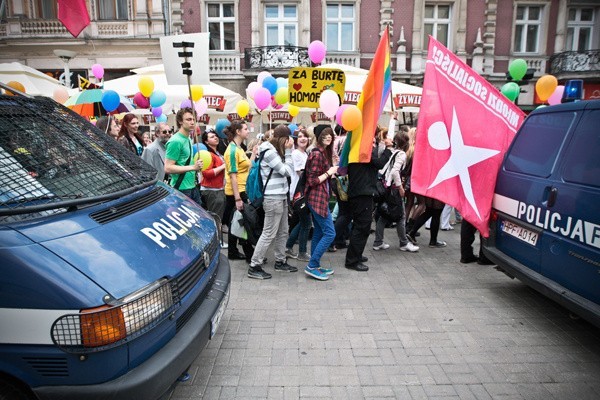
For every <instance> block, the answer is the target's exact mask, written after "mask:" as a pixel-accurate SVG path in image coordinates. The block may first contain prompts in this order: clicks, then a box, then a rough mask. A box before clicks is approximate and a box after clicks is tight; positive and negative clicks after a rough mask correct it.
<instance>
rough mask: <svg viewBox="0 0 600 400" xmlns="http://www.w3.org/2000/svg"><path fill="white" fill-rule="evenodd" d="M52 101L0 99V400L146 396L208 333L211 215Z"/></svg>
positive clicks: (212, 320) (176, 371)
mask: <svg viewBox="0 0 600 400" xmlns="http://www.w3.org/2000/svg"><path fill="white" fill-rule="evenodd" d="M155 175H156V172H155V171H154V170H153V169H152V168H151V167H150V166H149V165H147V164H146V163H144V162H143V161H142V160H141V159H140V158H139V157H137V156H135V155H134V154H133V153H131V152H129V151H128V150H126V149H125V148H124V147H123V146H121V145H120V144H118V143H117V142H116V141H114V140H113V139H112V138H111V137H109V136H108V135H106V134H104V133H103V132H100V131H99V130H97V129H96V128H95V127H94V126H92V125H91V124H90V123H89V122H87V121H85V120H84V119H82V118H81V117H79V116H77V115H76V114H75V113H73V112H72V111H70V110H68V109H66V108H64V107H62V106H60V105H59V104H57V103H55V102H54V101H53V100H51V99H47V98H46V99H44V98H28V97H17V96H4V95H2V96H0V399H78V400H80V399H88V400H89V399H144V400H146V399H156V398H158V397H160V396H161V395H163V394H164V393H165V392H166V391H168V389H169V388H170V387H171V385H172V384H173V383H174V382H175V381H176V380H177V378H178V377H179V376H181V375H182V374H184V373H185V371H186V370H187V368H188V367H189V366H190V364H191V363H192V362H193V361H194V359H195V358H196V357H197V356H198V355H199V353H200V352H201V351H202V349H203V348H204V347H205V345H206V343H207V342H208V340H209V339H210V338H211V337H212V336H213V335H214V334H215V331H216V329H217V327H218V325H219V321H220V319H221V316H222V315H223V312H224V309H225V307H226V304H227V300H228V294H229V284H230V280H231V277H230V270H229V264H228V261H227V259H226V258H225V257H223V256H221V255H220V251H219V246H220V245H219V243H220V241H219V237H218V232H219V230H218V227H217V224H218V223H219V221H216V220H215V219H214V218H213V217H211V216H210V215H209V214H207V213H206V212H205V211H204V210H203V209H201V208H200V207H199V206H198V205H197V204H195V203H194V202H192V201H191V200H190V199H188V198H187V197H185V196H184V195H182V194H181V193H179V192H177V191H175V190H173V189H172V188H170V187H169V186H166V185H164V184H163V183H160V182H159V183H157V182H156V180H155Z"/></svg>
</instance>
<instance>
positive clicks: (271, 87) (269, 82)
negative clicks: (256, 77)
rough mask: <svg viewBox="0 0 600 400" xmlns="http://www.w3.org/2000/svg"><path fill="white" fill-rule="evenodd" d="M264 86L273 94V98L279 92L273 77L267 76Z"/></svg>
mask: <svg viewBox="0 0 600 400" xmlns="http://www.w3.org/2000/svg"><path fill="white" fill-rule="evenodd" d="M262 86H263V87H264V88H265V89H267V90H268V91H269V93H271V96H273V95H274V94H275V92H277V80H276V79H275V78H273V77H272V76H267V77H266V78H265V79H263V82H262Z"/></svg>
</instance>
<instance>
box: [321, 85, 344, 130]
mask: <svg viewBox="0 0 600 400" xmlns="http://www.w3.org/2000/svg"><path fill="white" fill-rule="evenodd" d="M319 106H320V107H321V110H323V113H324V114H325V115H327V116H328V117H329V118H332V117H333V116H334V115H335V113H336V112H337V110H338V108H340V98H339V97H338V95H337V93H336V92H334V91H333V90H331V89H327V90H323V92H321V96H320V97H319ZM347 130H349V129H347Z"/></svg>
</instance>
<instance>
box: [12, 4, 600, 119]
mask: <svg viewBox="0 0 600 400" xmlns="http://www.w3.org/2000/svg"><path fill="white" fill-rule="evenodd" d="M1 1H2V6H1V7H0V62H12V61H18V62H21V63H23V64H26V65H29V66H31V67H34V68H36V69H39V70H42V71H46V72H48V73H51V74H54V75H56V76H57V77H60V76H61V75H64V72H63V71H64V66H65V62H66V63H68V66H69V68H70V71H72V74H73V75H75V74H85V75H87V76H91V66H92V65H93V64H95V63H100V64H102V65H103V67H104V68H105V71H106V73H105V79H112V78H116V77H120V76H123V75H126V74H128V73H129V71H130V70H131V69H134V68H139V67H144V66H150V65H154V64H160V63H162V58H161V54H160V47H159V38H160V37H161V36H164V35H175V34H180V33H195V32H210V51H209V54H208V57H209V65H210V73H211V80H212V81H214V82H216V83H219V84H221V85H223V86H226V87H228V88H230V89H232V90H235V91H237V92H239V93H241V94H244V90H245V88H246V87H247V86H248V84H249V83H250V82H252V81H254V80H255V79H256V76H257V75H258V73H259V72H261V71H263V70H268V71H270V72H271V73H272V74H273V75H274V76H286V75H287V71H288V70H289V69H290V68H292V67H295V66H303V65H304V66H306V65H309V64H310V61H309V58H308V53H307V47H308V46H309V44H310V43H311V42H312V41H313V40H321V41H323V43H325V45H326V47H327V55H326V59H325V62H328V63H329V62H335V63H340V64H346V65H350V66H355V67H362V68H369V65H370V62H371V59H372V57H373V54H374V52H375V48H376V46H377V44H378V42H379V35H380V33H381V32H382V31H383V28H384V26H385V25H389V26H390V32H391V43H392V48H391V53H392V70H393V75H392V78H393V79H394V80H398V81H401V82H405V83H410V84H414V85H418V86H419V85H421V84H422V82H423V73H424V70H425V60H426V58H427V42H428V36H429V35H432V36H433V37H435V38H436V39H437V40H438V41H440V42H442V43H443V44H445V45H446V46H447V47H448V48H449V49H451V50H452V51H453V52H454V53H456V54H457V55H458V56H459V57H460V58H461V59H463V60H464V61H466V62H467V63H468V64H469V65H471V66H472V67H473V68H474V69H475V70H476V71H477V72H478V73H480V74H481V75H482V76H484V77H485V78H486V79H488V80H489V81H490V82H492V83H493V84H494V85H495V86H497V87H501V86H502V85H503V84H504V83H506V82H507V75H506V74H507V71H508V65H509V64H510V62H511V61H512V60H514V59H517V58H521V59H524V60H525V61H526V62H527V65H528V67H529V69H528V74H527V76H526V78H527V79H526V81H525V82H521V84H522V86H521V88H522V90H521V95H520V96H519V98H518V100H517V101H518V104H519V105H520V106H522V107H524V108H533V107H535V104H536V99H535V96H534V93H535V90H534V85H535V81H536V80H537V78H538V77H540V76H542V75H543V74H546V73H551V74H553V75H555V76H556V77H557V78H558V79H559V81H561V82H562V81H564V80H565V79H574V78H579V79H583V80H584V89H585V97H586V98H594V97H599V98H600V3H599V2H598V1H595V0H578V1H576V0H537V1H536V0H468V1H467V0H445V1H433V0H414V1H405V0H339V1H333V0H287V1H278V0H225V1H214V0H85V1H86V5H87V9H88V13H89V15H90V20H91V24H90V25H89V26H88V27H87V28H85V29H84V30H83V32H82V33H81V34H80V35H79V36H78V37H77V38H73V37H72V36H71V35H70V34H69V33H68V32H67V31H66V29H65V28H64V27H63V26H62V24H61V22H60V21H58V19H57V9H56V0H1ZM57 49H63V50H68V51H72V52H74V53H76V56H74V57H72V58H69V59H68V60H66V59H64V58H62V59H61V58H60V57H58V56H56V55H55V50H57ZM63 78H64V77H63Z"/></svg>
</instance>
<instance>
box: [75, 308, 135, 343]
mask: <svg viewBox="0 0 600 400" xmlns="http://www.w3.org/2000/svg"><path fill="white" fill-rule="evenodd" d="M79 319H80V326H81V339H82V343H83V345H84V346H85V347H100V346H104V345H107V344H111V343H114V342H117V341H119V340H122V339H124V338H125V337H126V336H127V329H126V327H125V318H123V312H122V311H121V308H120V307H109V306H101V307H96V308H88V309H85V310H81V314H80V317H79Z"/></svg>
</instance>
